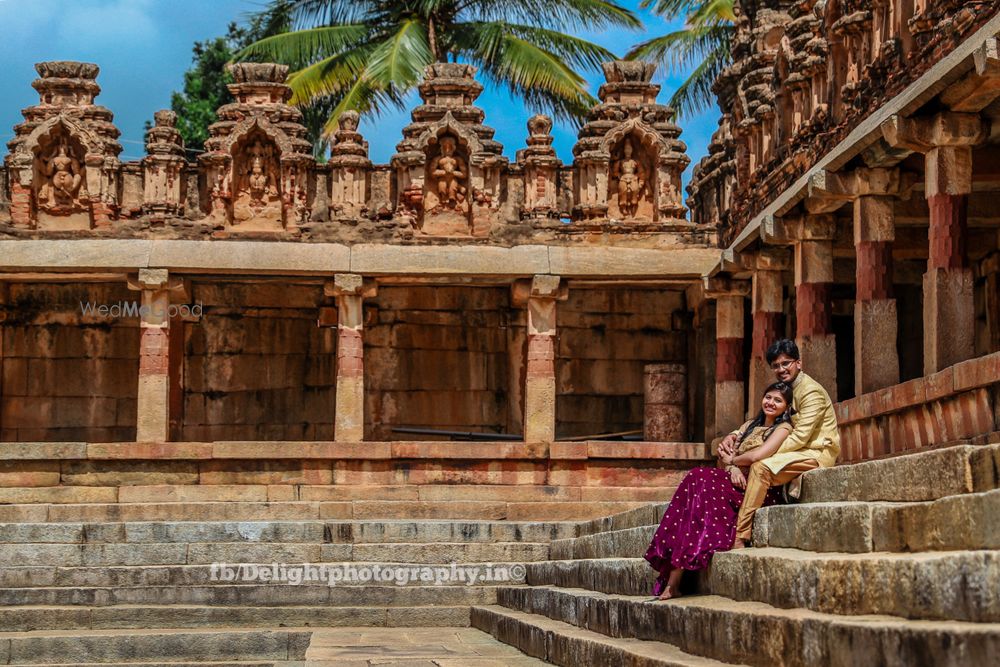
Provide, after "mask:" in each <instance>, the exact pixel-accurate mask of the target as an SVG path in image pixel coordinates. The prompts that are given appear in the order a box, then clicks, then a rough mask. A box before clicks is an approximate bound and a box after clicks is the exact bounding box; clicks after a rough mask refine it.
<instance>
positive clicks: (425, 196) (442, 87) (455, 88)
mask: <svg viewBox="0 0 1000 667" xmlns="http://www.w3.org/2000/svg"><path fill="white" fill-rule="evenodd" d="M424 74H425V78H424V81H423V82H422V83H421V84H420V86H419V91H420V97H421V99H422V100H423V104H421V105H419V106H418V107H417V108H415V109H414V110H413V112H412V118H413V122H411V123H410V124H409V125H407V126H406V127H405V128H403V141H401V142H400V143H399V144H398V145H397V146H396V151H397V152H396V154H395V155H393V156H392V166H393V169H394V171H395V175H396V192H397V196H396V212H397V214H398V215H400V216H401V217H403V218H406V219H409V220H410V221H412V223H413V224H414V225H415V226H416V227H417V228H418V229H419V230H420V231H421V232H422V233H424V234H427V235H434V236H467V235H472V236H486V235H488V234H489V231H490V226H491V225H492V223H493V222H494V221H495V219H497V218H498V214H497V212H498V210H499V205H500V195H501V185H500V183H501V173H502V171H503V170H504V169H506V167H507V164H508V160H507V158H505V157H504V156H503V146H502V145H501V144H500V143H499V142H497V141H494V139H493V134H494V131H493V129H492V128H490V127H487V126H486V125H484V124H483V120H484V118H485V114H484V113H483V110H482V109H480V108H479V107H477V106H474V104H473V103H474V102H475V101H476V98H477V97H479V94H480V93H482V92H483V86H482V84H480V83H479V82H478V81H476V80H475V78H474V77H475V74H476V68H475V67H473V66H472V65H466V64H463V63H435V64H433V65H428V66H427V67H426V68H425V69H424Z"/></svg>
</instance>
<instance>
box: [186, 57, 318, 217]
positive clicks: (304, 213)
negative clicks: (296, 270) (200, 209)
mask: <svg viewBox="0 0 1000 667" xmlns="http://www.w3.org/2000/svg"><path fill="white" fill-rule="evenodd" d="M227 69H228V70H229V72H230V73H231V74H232V76H233V79H234V81H235V83H233V84H230V86H229V90H230V91H231V92H232V93H233V96H234V97H235V98H236V101H235V102H233V103H232V104H226V105H224V106H222V107H220V108H219V110H218V112H217V114H218V117H219V121H218V122H216V123H213V124H212V125H211V126H210V127H209V134H210V135H211V136H210V137H209V139H208V140H207V141H206V142H205V152H204V153H202V154H201V155H200V156H199V158H198V159H199V162H200V163H201V166H202V170H203V174H204V179H203V193H202V195H203V196H202V199H203V206H205V208H207V209H208V218H207V219H208V221H209V222H211V223H212V224H213V225H214V226H216V227H217V228H220V229H222V228H228V229H230V231H234V232H241V231H248V232H254V231H282V230H286V231H297V229H298V226H299V224H300V223H302V222H304V221H305V220H306V219H307V218H308V216H309V201H308V192H309V187H308V186H309V182H308V179H309V178H310V177H311V176H312V175H313V170H314V168H315V164H316V161H315V159H314V158H313V155H312V145H311V144H310V143H309V141H307V140H306V139H305V135H306V128H305V127H304V126H303V125H302V113H301V112H300V111H299V110H298V109H296V108H295V107H292V106H290V105H289V104H288V100H289V98H290V97H291V95H292V91H291V89H290V88H289V87H288V86H287V85H286V84H285V79H286V77H287V76H288V67H287V66H286V65H276V64H274V63H236V64H233V65H228V66H227Z"/></svg>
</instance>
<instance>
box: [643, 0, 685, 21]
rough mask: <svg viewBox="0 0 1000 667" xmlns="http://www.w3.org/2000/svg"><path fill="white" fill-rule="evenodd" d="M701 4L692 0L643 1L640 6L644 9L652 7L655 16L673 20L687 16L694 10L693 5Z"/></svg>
mask: <svg viewBox="0 0 1000 667" xmlns="http://www.w3.org/2000/svg"><path fill="white" fill-rule="evenodd" d="M697 4H699V3H696V2H692V0H642V2H640V3H639V6H640V7H642V8H643V9H649V8H650V7H652V9H653V13H654V14H659V15H660V16H662V17H663V18H665V19H668V20H672V19H676V18H678V17H681V16H687V15H688V13H690V12H691V10H692V5H697Z"/></svg>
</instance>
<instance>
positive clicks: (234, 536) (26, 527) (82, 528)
mask: <svg viewBox="0 0 1000 667" xmlns="http://www.w3.org/2000/svg"><path fill="white" fill-rule="evenodd" d="M575 534H576V525H575V524H574V523H571V522H555V523H539V522H531V523H526V522H514V521H472V520H469V521H403V520H395V521H242V522H225V521H205V522H191V521H180V522H159V521H158V522H152V521H145V522H116V523H83V522H69V523H9V524H0V544H18V543H46V544H83V543H86V544H118V543H130V544H148V543H177V542H251V543H253V542H258V543H272V542H301V543H316V542H320V543H330V544H364V543H376V542H377V543H380V544H393V543H414V542H469V543H495V542H548V541H550V540H554V539H560V538H567V537H569V536H573V535H575Z"/></svg>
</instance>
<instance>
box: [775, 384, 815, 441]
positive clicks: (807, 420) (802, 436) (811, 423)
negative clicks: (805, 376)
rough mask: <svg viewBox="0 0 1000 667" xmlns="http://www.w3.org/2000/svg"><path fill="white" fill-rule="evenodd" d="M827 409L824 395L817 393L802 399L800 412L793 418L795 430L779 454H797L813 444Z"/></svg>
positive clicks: (786, 439)
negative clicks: (814, 436)
mask: <svg viewBox="0 0 1000 667" xmlns="http://www.w3.org/2000/svg"><path fill="white" fill-rule="evenodd" d="M825 408H826V401H824V400H823V394H822V393H820V392H818V391H817V392H813V393H810V394H807V395H806V396H805V397H804V398H803V399H802V403H801V405H800V406H799V411H798V412H796V413H795V415H793V416H792V423H793V424H794V425H795V428H794V429H792V433H791V435H789V436H788V437H787V438H785V441H784V442H783V443H781V447H779V448H778V453H781V452H795V451H798V450H800V449H804V448H805V446H806V445H808V444H809V443H810V442H812V440H813V435H814V434H815V433H816V431H817V429H819V426H820V423H821V421H822V419H823V411H824V409H825Z"/></svg>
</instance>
